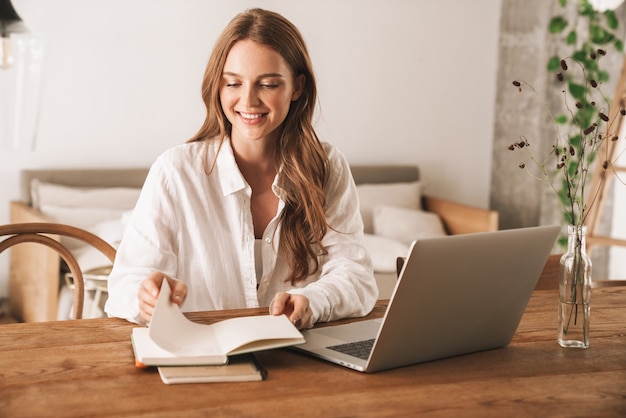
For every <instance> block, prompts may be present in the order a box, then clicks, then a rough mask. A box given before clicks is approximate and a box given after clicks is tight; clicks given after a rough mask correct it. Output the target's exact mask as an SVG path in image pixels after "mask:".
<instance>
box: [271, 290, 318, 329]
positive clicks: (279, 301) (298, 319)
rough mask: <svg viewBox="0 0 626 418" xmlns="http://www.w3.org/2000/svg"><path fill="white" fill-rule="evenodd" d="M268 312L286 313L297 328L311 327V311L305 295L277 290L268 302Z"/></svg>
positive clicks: (274, 313) (275, 313)
mask: <svg viewBox="0 0 626 418" xmlns="http://www.w3.org/2000/svg"><path fill="white" fill-rule="evenodd" d="M270 314H272V315H282V314H285V315H287V318H289V320H290V321H291V322H292V323H293V324H294V325H295V326H296V328H298V329H305V328H312V327H313V312H311V308H310V307H309V299H308V298H307V297H306V296H302V295H292V294H290V293H286V292H278V293H276V296H274V299H272V301H271V302H270Z"/></svg>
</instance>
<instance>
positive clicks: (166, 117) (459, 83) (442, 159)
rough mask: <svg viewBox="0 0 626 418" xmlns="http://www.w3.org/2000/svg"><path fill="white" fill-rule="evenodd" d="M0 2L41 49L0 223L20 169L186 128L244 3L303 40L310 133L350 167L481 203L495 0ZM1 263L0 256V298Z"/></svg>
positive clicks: (1, 157) (150, 145)
mask: <svg viewBox="0 0 626 418" xmlns="http://www.w3.org/2000/svg"><path fill="white" fill-rule="evenodd" d="M13 4H14V6H15V8H16V10H17V11H18V13H19V14H20V15H21V17H22V18H23V19H24V21H25V22H26V24H27V25H28V26H29V27H30V28H31V30H32V31H34V32H36V33H37V34H38V35H39V36H40V37H41V38H42V39H43V40H44V42H45V43H46V48H47V49H46V68H45V86H44V92H43V102H42V106H43V107H42V114H41V122H40V127H39V128H40V130H39V132H40V134H39V139H38V145H37V149H36V150H35V152H32V153H11V152H7V151H6V150H2V151H0V152H1V154H0V223H7V222H8V221H9V215H8V204H9V201H10V200H13V199H17V198H19V190H18V184H19V173H20V170H22V169H25V168H44V167H45V168H50V167H91V166H97V167H124V166H145V165H148V164H150V163H151V162H152V161H153V160H154V159H155V157H156V156H157V155H158V154H159V153H161V152H162V151H163V150H165V149H166V148H169V147H171V146H173V145H175V144H178V143H181V142H184V141H185V140H186V139H188V138H189V137H190V136H191V135H192V134H193V133H195V131H196V130H197V128H198V127H199V125H200V122H201V120H202V118H203V115H204V108H203V106H202V104H201V102H200V99H199V90H200V82H201V77H202V73H203V70H204V65H205V63H206V60H207V58H208V55H209V53H210V51H211V49H212V46H213V43H214V41H215V39H216V37H217V35H218V34H219V32H221V30H222V29H223V27H224V26H225V25H226V23H227V22H228V21H229V20H230V19H231V18H232V17H233V16H234V15H235V14H236V13H238V12H239V11H242V10H243V9H245V8H248V7H253V6H258V7H264V8H268V9H273V10H276V11H278V12H280V13H282V14H284V15H285V16H286V17H288V18H289V19H291V20H292V21H293V22H294V23H295V24H296V25H297V26H298V27H299V28H300V30H301V31H302V33H303V35H304V37H305V39H306V40H307V42H308V46H309V49H310V53H311V56H312V59H313V63H314V66H315V69H316V74H317V78H318V84H319V96H320V109H321V110H320V112H318V121H317V128H318V133H319V134H320V136H321V137H322V138H323V139H325V140H327V141H329V142H333V143H335V144H336V145H337V146H339V147H340V148H341V149H342V150H343V152H344V153H345V154H346V156H347V157H348V159H349V160H350V161H351V162H353V163H410V164H418V165H419V166H420V167H421V168H422V174H423V178H424V179H425V182H426V188H427V191H428V192H429V193H430V194H433V195H438V196H442V197H448V198H452V199H455V200H458V201H461V202H465V203H469V204H474V205H477V206H481V207H487V206H488V201H489V184H490V169H491V163H490V158H491V148H492V145H491V144H492V131H493V114H494V97H495V80H496V67H497V50H498V49H497V45H498V33H499V17H500V7H501V0H474V1H466V0H442V1H425V0H386V1H382V0H339V1H338V0H316V1H310V0H296V1H279V0H257V1H246V0H229V1H226V0H219V1H218V0H212V1H209V0H90V1H86V0H54V1H50V0H13ZM0 94H1V92H0ZM0 117H1V115H0ZM7 270H8V262H7V257H6V255H4V254H3V255H2V257H1V258H0V296H1V295H6V294H7V286H6V282H7V275H8V272H7Z"/></svg>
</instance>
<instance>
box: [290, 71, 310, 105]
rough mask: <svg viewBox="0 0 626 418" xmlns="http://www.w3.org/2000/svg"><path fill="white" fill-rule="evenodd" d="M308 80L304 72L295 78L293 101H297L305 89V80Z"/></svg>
mask: <svg viewBox="0 0 626 418" xmlns="http://www.w3.org/2000/svg"><path fill="white" fill-rule="evenodd" d="M305 81H306V76H305V75H304V74H300V75H299V76H297V77H296V79H295V80H294V83H293V84H294V90H293V94H292V95H291V101H292V102H295V101H296V100H298V99H299V98H300V96H302V92H303V91H304V82H305Z"/></svg>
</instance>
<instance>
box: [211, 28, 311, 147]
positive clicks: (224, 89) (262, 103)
mask: <svg viewBox="0 0 626 418" xmlns="http://www.w3.org/2000/svg"><path fill="white" fill-rule="evenodd" d="M303 86H304V76H299V77H297V78H296V79H295V80H294V77H293V72H292V70H291V68H290V67H289V65H288V64H287V62H286V61H285V60H284V59H283V57H282V56H281V55H280V54H279V53H278V52H276V51H274V50H273V49H272V48H270V47H268V46H266V45H263V44H259V43H257V42H254V41H252V40H243V41H238V42H237V43H235V45H233V47H232V48H231V50H230V52H229V53H228V56H227V57H226V63H225V64H224V71H223V73H222V80H221V84H220V102H221V104H222V109H223V110H224V113H225V114H226V117H227V118H228V120H229V122H230V123H231V124H232V133H231V139H232V140H233V141H242V140H251V141H259V140H275V139H276V138H278V135H279V134H280V129H279V128H280V127H281V125H282V123H283V121H284V120H285V118H286V117H287V113H288V112H289V106H290V104H291V102H292V101H294V100H297V99H298V98H299V97H300V95H301V94H302V89H303Z"/></svg>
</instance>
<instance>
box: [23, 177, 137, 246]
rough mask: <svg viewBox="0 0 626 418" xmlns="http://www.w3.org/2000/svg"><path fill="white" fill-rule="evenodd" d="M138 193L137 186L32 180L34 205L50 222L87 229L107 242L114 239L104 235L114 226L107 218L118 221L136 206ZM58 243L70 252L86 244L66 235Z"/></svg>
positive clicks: (114, 228)
mask: <svg viewBox="0 0 626 418" xmlns="http://www.w3.org/2000/svg"><path fill="white" fill-rule="evenodd" d="M140 193H141V189H140V188H133V187H92V188H85V187H70V186H63V185H60V184H53V183H44V182H41V181H39V180H37V179H33V180H32V181H31V195H32V200H33V208H35V209H37V210H39V211H41V213H43V214H44V215H46V216H47V217H48V218H50V220H51V221H52V222H56V223H61V224H66V225H71V226H75V227H78V228H82V229H86V230H88V231H90V232H93V233H95V234H96V235H98V236H100V237H101V238H103V239H104V240H105V241H107V242H109V243H110V244H113V243H112V242H110V240H109V239H107V238H106V237H105V236H106V234H107V230H110V229H111V228H113V230H116V228H117V227H113V226H112V224H108V225H107V224H106V222H108V221H112V222H113V223H115V222H118V223H119V222H121V219H122V215H124V214H125V213H126V212H128V211H130V210H132V209H133V208H134V207H135V204H136V203H137V199H139V194H140ZM103 223H104V225H103ZM98 226H100V228H99V230H98ZM94 228H95V229H96V230H93V229H94ZM103 234H104V235H105V236H102V235H103ZM61 243H62V244H63V245H65V246H66V247H67V248H68V249H69V250H70V251H72V252H73V251H76V250H77V249H79V248H81V247H84V246H85V245H86V244H84V243H83V242H82V241H78V240H74V239H72V238H65V237H62V238H61Z"/></svg>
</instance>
